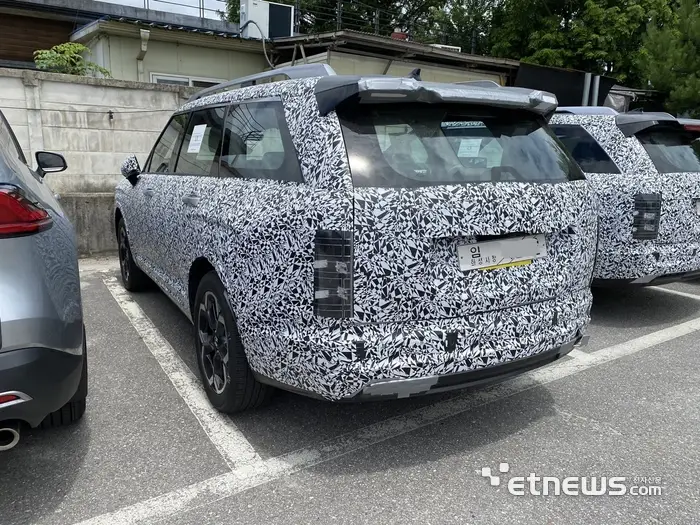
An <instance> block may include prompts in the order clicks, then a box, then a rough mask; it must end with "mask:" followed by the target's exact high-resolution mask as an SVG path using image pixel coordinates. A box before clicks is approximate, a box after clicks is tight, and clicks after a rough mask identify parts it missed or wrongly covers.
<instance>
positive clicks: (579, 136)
mask: <svg viewBox="0 0 700 525" xmlns="http://www.w3.org/2000/svg"><path fill="white" fill-rule="evenodd" d="M550 127H551V128H552V131H553V132H554V134H555V135H556V136H557V138H558V139H559V140H561V141H562V143H563V144H564V146H566V149H568V150H569V153H571V156H572V157H573V158H574V160H575V161H576V162H577V163H578V165H579V166H580V167H581V169H582V170H583V171H584V172H585V173H616V174H617V173H620V170H619V169H618V168H617V166H616V165H615V163H614V162H613V161H612V159H611V158H610V157H609V156H608V154H607V153H605V151H604V150H603V148H602V147H601V146H600V144H598V142H597V141H596V140H595V139H594V138H593V137H591V135H590V134H589V133H588V132H587V131H586V130H585V129H583V126H578V125H573V124H551V125H550Z"/></svg>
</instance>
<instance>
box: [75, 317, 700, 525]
mask: <svg viewBox="0 0 700 525" xmlns="http://www.w3.org/2000/svg"><path fill="white" fill-rule="evenodd" d="M697 331H700V318H697V319H693V320H691V321H686V322H684V323H681V324H678V325H676V326H672V327H668V328H664V329H662V330H658V331H656V332H652V333H651V334H647V335H644V336H642V337H638V338H636V339H632V340H631V341H626V342H624V343H620V344H618V345H614V346H610V347H608V348H604V349H602V350H598V351H596V352H592V353H590V354H585V355H586V357H585V358H581V356H580V355H579V354H583V352H580V353H575V354H574V359H568V360H564V361H559V362H558V363H556V364H553V365H551V366H547V367H544V368H539V369H537V370H534V371H532V372H529V373H527V374H523V375H521V376H518V377H517V378H515V379H513V380H511V381H507V382H504V383H500V384H497V385H493V386H491V387H489V388H485V389H483V390H478V391H474V392H468V393H465V394H463V395H461V396H458V397H454V398H451V399H447V400H445V401H440V402H438V403H435V404H433V405H429V406H427V407H423V408H420V409H417V410H414V411H411V412H408V413H406V414H403V415H400V416H397V417H394V418H391V419H388V420H385V421H381V422H379V423H375V424H373V425H370V426H367V427H364V428H361V429H358V430H356V431H353V432H350V433H347V434H344V435H342V436H338V437H336V438H332V439H329V440H326V441H323V442H322V443H320V444H319V445H318V446H316V447H312V448H304V449H300V450H297V451H294V452H291V453H289V454H284V455H283V456H280V457H277V458H272V459H269V460H267V461H264V462H261V463H257V464H255V465H248V466H246V467H243V468H238V469H235V470H234V471H232V472H230V473H226V474H222V475H220V476H217V477H215V478H211V479H208V480H206V481H202V482H199V483H195V484H193V485H190V486H188V487H185V488H183V489H179V490H176V491H173V492H169V493H167V494H163V495H161V496H157V497H155V498H152V499H149V500H146V501H142V502H140V503H136V504H134V505H130V506H128V507H124V508H122V509H119V510H117V511H114V512H110V513H108V514H103V515H101V516H97V517H95V518H92V519H90V520H87V521H84V522H82V524H81V525H121V524H135V523H144V522H149V523H152V522H153V521H157V520H162V519H165V518H167V517H169V516H173V515H175V514H179V513H182V512H187V511H191V510H194V509H196V508H198V507H200V506H205V505H211V504H212V503H213V502H215V501H217V500H220V499H223V498H226V497H230V496H233V495H235V494H238V493H240V492H243V491H245V490H248V489H250V488H252V487H255V486H258V485H262V484H265V483H268V482H270V481H274V480H276V479H279V478H281V477H283V476H285V475H288V474H292V473H294V472H297V471H299V470H302V469H304V468H308V467H311V466H313V465H317V464H319V463H323V462H326V461H330V460H333V459H336V458H339V457H341V456H344V455H346V454H349V453H352V452H355V451H357V450H360V449H363V448H366V447H369V446H371V445H374V444H376V443H380V442H382V441H386V440H388V439H392V438H394V437H397V436H400V435H402V434H405V433H407V432H411V431H414V430H417V429H419V428H421V427H424V426H427V425H431V424H433V423H436V422H438V421H440V420H443V419H446V418H449V417H452V416H455V415H457V414H460V413H462V412H465V411H467V410H471V409H474V408H476V407H479V406H481V405H485V404H488V403H493V402H495V401H498V400H500V399H504V398H508V397H511V396H514V395H516V394H520V393H522V392H524V391H526V390H529V389H531V388H535V387H538V386H542V385H546V384H548V383H551V382H553V381H557V380H559V379H563V378H565V377H569V376H571V375H574V374H577V373H579V372H582V371H584V370H588V369H590V368H593V367H596V366H599V365H602V364H605V363H609V362H611V361H615V360H617V359H620V358H622V357H626V356H630V355H633V354H635V353H637V352H640V351H642V350H645V349H647V348H651V347H653V346H656V345H659V344H661V343H665V342H668V341H671V340H673V339H677V338H679V337H683V336H685V335H689V334H692V333H694V332H697ZM577 352H578V351H577Z"/></svg>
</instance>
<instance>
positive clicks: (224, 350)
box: [197, 291, 229, 394]
mask: <svg viewBox="0 0 700 525" xmlns="http://www.w3.org/2000/svg"><path fill="white" fill-rule="evenodd" d="M197 332H198V335H199V343H200V352H201V355H200V359H201V360H202V369H203V371H204V378H205V379H206V381H207V383H209V386H210V387H211V388H212V390H214V392H215V393H216V394H221V393H223V391H224V390H225V389H226V386H227V385H228V383H229V376H228V359H229V348H228V344H229V337H228V330H227V329H226V320H225V319H224V314H223V312H222V309H221V305H220V304H219V300H218V299H217V297H216V295H214V293H213V292H210V291H208V292H206V293H205V294H204V297H203V298H202V301H201V302H200V304H199V309H198V313H197Z"/></svg>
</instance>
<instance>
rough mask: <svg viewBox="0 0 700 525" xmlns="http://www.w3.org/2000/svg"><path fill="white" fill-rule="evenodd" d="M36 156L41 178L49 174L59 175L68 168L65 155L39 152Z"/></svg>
mask: <svg viewBox="0 0 700 525" xmlns="http://www.w3.org/2000/svg"><path fill="white" fill-rule="evenodd" d="M34 156H35V157H36V165H37V172H38V173H39V176H40V177H43V176H44V175H46V174H47V173H58V172H60V171H64V170H65V169H66V168H68V164H66V159H64V158H63V155H59V154H58V153H51V152H50V151H37V152H36V154H35V155H34Z"/></svg>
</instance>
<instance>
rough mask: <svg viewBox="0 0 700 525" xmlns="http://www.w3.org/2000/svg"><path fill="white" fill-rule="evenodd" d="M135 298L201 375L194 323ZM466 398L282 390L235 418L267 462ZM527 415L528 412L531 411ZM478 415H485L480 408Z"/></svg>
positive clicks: (157, 298) (164, 303) (151, 297)
mask: <svg viewBox="0 0 700 525" xmlns="http://www.w3.org/2000/svg"><path fill="white" fill-rule="evenodd" d="M134 298H135V299H136V300H137V302H138V303H139V305H140V306H141V308H142V309H143V310H144V312H145V313H146V315H148V316H149V318H150V319H151V321H152V322H153V323H154V324H155V326H156V328H158V330H159V331H160V332H161V334H162V335H163V336H164V337H165V338H166V339H167V340H168V342H169V343H170V345H171V346H172V347H173V349H174V350H175V351H176V352H177V353H178V355H179V356H180V357H181V358H182V359H183V361H184V362H185V364H186V365H187V366H188V368H190V370H191V371H192V373H193V374H194V375H195V376H197V377H199V371H198V370H197V365H196V362H195V357H194V351H193V347H192V344H193V339H194V335H193V327H192V324H191V323H190V322H189V321H188V320H187V318H186V317H185V316H184V315H183V314H182V312H180V311H179V310H178V308H177V307H176V306H175V305H174V304H173V303H172V302H171V301H170V300H169V299H168V298H167V297H166V296H165V294H163V293H162V292H161V291H159V290H157V289H154V290H149V291H147V292H144V293H140V294H138V295H135V296H134ZM460 395H469V393H468V392H467V393H466V394H465V391H458V392H450V393H445V394H436V395H430V396H423V397H416V398H410V399H397V400H392V401H378V402H365V403H331V402H327V401H323V400H318V399H313V398H309V397H304V396H301V395H298V394H292V393H289V392H285V391H277V392H276V395H275V396H274V398H273V400H272V401H271V403H269V404H268V405H266V406H263V407H260V408H257V409H255V410H252V411H249V412H244V413H242V414H236V415H234V416H231V420H232V421H233V423H234V424H235V425H236V426H237V427H238V429H239V430H240V431H241V432H242V433H243V435H244V436H245V437H246V439H248V440H249V441H250V442H251V444H252V445H253V447H254V448H255V450H256V451H257V452H258V453H259V454H260V455H261V456H262V457H263V458H264V459H267V458H271V457H276V456H280V455H283V454H285V453H288V452H292V451H294V450H298V449H301V448H304V447H314V446H316V445H317V444H318V443H319V442H322V441H324V440H327V439H332V438H335V437H338V436H341V435H343V434H346V433H349V432H354V431H356V430H358V429H360V428H363V427H367V426H369V425H372V424H374V423H378V422H380V421H385V420H387V419H391V418H393V417H396V416H400V415H402V414H406V413H408V412H411V411H413V410H418V409H420V408H423V407H427V406H428V405H432V404H435V403H438V402H440V401H443V400H449V399H452V398H455V397H457V396H460ZM549 404H550V405H551V400H550V401H549ZM546 405H547V403H545V406H546ZM523 411H524V412H527V410H525V409H523ZM477 412H478V413H480V412H479V410H477ZM487 412H488V411H486V412H484V413H487ZM531 415H532V414H531ZM516 420H518V421H522V422H524V421H525V420H521V419H518V418H516ZM514 431H517V430H514Z"/></svg>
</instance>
